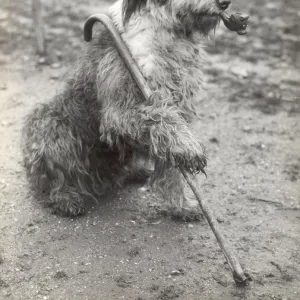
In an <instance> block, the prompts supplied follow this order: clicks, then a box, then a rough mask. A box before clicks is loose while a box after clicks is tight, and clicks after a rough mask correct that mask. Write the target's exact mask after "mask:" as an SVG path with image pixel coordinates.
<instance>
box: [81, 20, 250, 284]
mask: <svg viewBox="0 0 300 300" xmlns="http://www.w3.org/2000/svg"><path fill="white" fill-rule="evenodd" d="M95 22H100V23H102V24H103V25H104V26H105V27H106V28H107V29H108V30H109V31H110V33H111V34H112V36H113V37H114V39H115V42H116V46H117V49H118V52H119V54H120V56H121V57H122V58H123V60H124V62H125V64H126V66H127V68H128V70H129V71H130V73H131V75H132V77H133V78H134V79H135V81H136V83H137V85H138V87H139V88H140V90H141V93H142V94H143V96H144V98H145V100H148V99H149V97H151V94H152V93H151V90H150V88H149V87H148V84H147V82H146V80H145V78H144V76H143V75H142V73H141V71H140V69H139V67H138V65H137V64H136V62H135V61H134V59H133V58H132V56H131V54H130V52H129V50H128V48H127V46H126V44H125V43H124V41H123V39H122V38H121V36H120V34H119V32H118V31H117V29H116V28H115V26H114V24H113V22H112V21H111V19H110V18H109V17H108V16H106V15H104V14H96V15H92V16H91V17H89V18H88V20H87V21H86V23H85V25H84V39H85V40H86V41H87V42H89V41H91V40H92V29H93V25H94V24H95ZM180 171H181V173H182V175H183V176H184V178H185V179H186V181H187V183H188V184H189V186H190V187H191V189H192V191H193V192H194V194H195V196H196V198H197V200H198V202H199V205H200V207H201V209H202V211H203V214H204V216H205V218H206V220H207V222H208V224H209V226H210V227H211V229H212V231H213V233H214V235H215V237H216V238H217V241H218V243H219V245H220V247H221V249H222V251H223V253H224V255H225V258H226V260H227V262H228V264H229V266H230V268H231V270H232V273H233V278H234V281H235V282H236V283H237V284H239V285H245V284H246V283H247V280H248V279H250V278H249V277H246V275H245V274H244V272H243V270H242V267H241V265H240V263H239V262H238V260H237V258H236V257H235V255H234V254H233V251H232V250H231V248H230V247H229V245H228V244H227V242H226V240H225V238H224V236H223V235H222V234H221V231H220V228H219V225H218V223H217V221H216V220H215V218H214V217H213V215H212V213H211V212H210V209H209V208H208V207H207V206H206V204H205V202H204V201H203V199H202V197H201V195H200V193H199V191H198V189H197V187H196V186H195V185H194V183H193V181H192V180H191V178H190V176H189V175H188V174H187V173H186V171H185V170H184V169H183V168H182V167H180Z"/></svg>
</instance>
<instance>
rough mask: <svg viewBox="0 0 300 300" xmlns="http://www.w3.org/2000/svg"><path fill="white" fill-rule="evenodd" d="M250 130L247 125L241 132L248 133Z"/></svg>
mask: <svg viewBox="0 0 300 300" xmlns="http://www.w3.org/2000/svg"><path fill="white" fill-rule="evenodd" d="M251 131H252V129H251V128H250V127H249V126H244V127H243V132H246V133H250V132H251Z"/></svg>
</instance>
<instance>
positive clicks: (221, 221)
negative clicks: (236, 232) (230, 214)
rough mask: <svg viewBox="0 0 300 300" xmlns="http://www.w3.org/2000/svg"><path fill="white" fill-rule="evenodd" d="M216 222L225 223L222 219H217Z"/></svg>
mask: <svg viewBox="0 0 300 300" xmlns="http://www.w3.org/2000/svg"><path fill="white" fill-rule="evenodd" d="M217 221H218V223H224V222H225V220H224V219H223V218H222V217H218V218H217Z"/></svg>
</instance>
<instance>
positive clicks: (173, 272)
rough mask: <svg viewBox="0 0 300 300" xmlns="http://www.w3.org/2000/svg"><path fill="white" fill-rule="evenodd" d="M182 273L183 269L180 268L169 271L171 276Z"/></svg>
mask: <svg viewBox="0 0 300 300" xmlns="http://www.w3.org/2000/svg"><path fill="white" fill-rule="evenodd" d="M182 274H183V271H182V270H173V271H172V272H171V275H172V276H179V275H182Z"/></svg>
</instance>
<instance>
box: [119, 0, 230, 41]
mask: <svg viewBox="0 0 300 300" xmlns="http://www.w3.org/2000/svg"><path fill="white" fill-rule="evenodd" d="M230 3H231V1H229V0H123V21H124V24H126V23H128V21H129V20H130V18H131V17H132V16H134V15H136V16H138V15H140V16H143V15H147V14H148V15H151V16H152V17H153V18H155V19H156V20H158V21H159V22H160V24H161V25H162V26H165V27H168V28H170V29H174V30H177V31H182V32H185V33H186V34H187V35H188V34H190V33H192V32H195V31H198V32H200V33H202V34H204V35H207V34H208V33H209V32H210V31H211V30H212V29H214V28H215V27H216V25H217V24H218V22H219V14H220V13H221V12H222V11H224V10H225V9H227V8H228V6H229V5H230Z"/></svg>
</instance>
